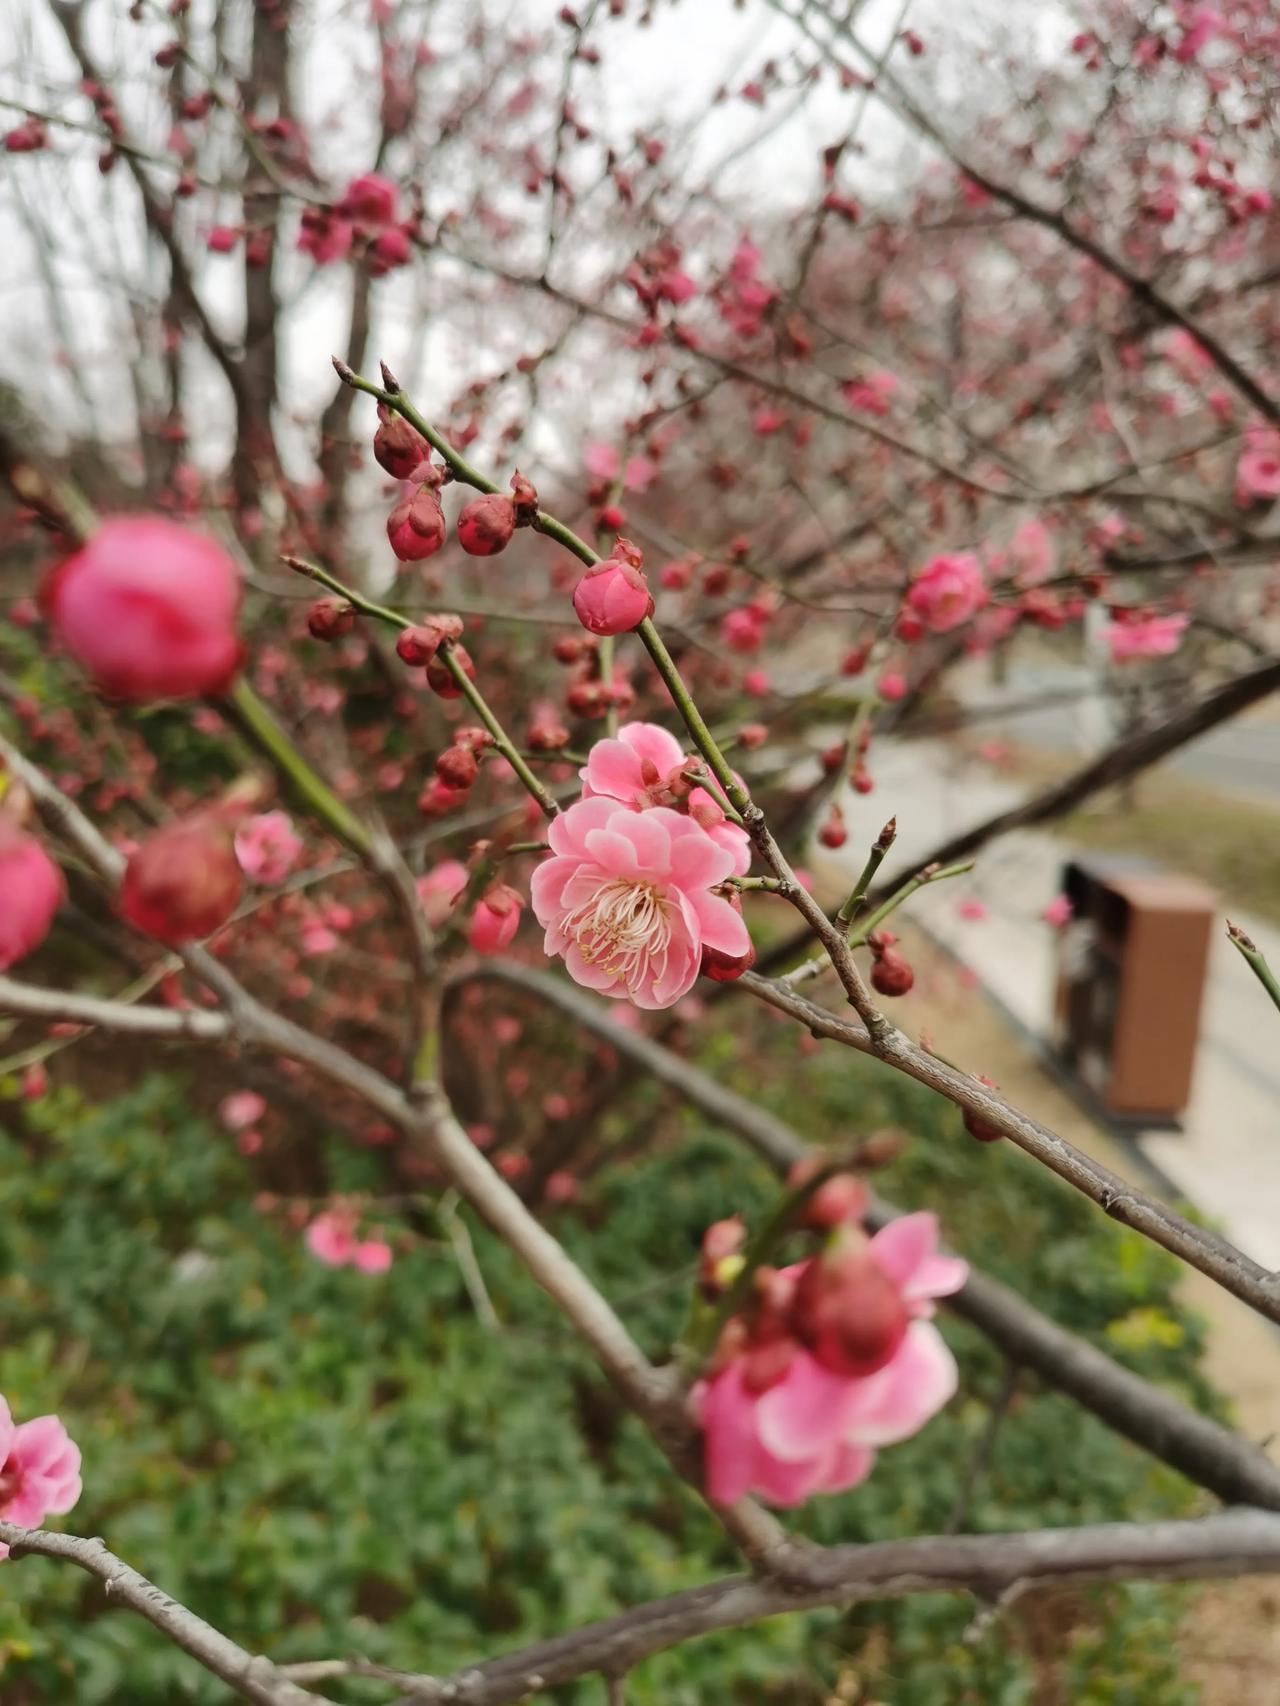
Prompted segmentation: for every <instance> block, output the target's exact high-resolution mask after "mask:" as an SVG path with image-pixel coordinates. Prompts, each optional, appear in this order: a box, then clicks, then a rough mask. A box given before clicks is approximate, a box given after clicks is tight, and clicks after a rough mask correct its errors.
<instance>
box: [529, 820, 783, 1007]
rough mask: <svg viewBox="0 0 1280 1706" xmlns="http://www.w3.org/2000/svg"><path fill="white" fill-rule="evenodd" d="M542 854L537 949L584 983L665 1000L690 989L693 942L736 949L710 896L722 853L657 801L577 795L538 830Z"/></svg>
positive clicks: (728, 923) (730, 916)
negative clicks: (636, 807)
mask: <svg viewBox="0 0 1280 1706" xmlns="http://www.w3.org/2000/svg"><path fill="white" fill-rule="evenodd" d="M547 833H548V839H549V840H550V843H551V850H552V851H551V857H550V858H547V859H544V860H543V862H542V864H541V865H539V866H538V868H537V870H536V871H535V872H534V873H533V882H532V897H533V910H534V912H535V914H536V915H537V918H538V922H539V923H540V924H542V925H543V926H544V928H545V930H546V937H545V941H544V948H545V951H546V952H547V953H548V954H553V955H561V956H563V958H564V962H565V966H566V968H567V970H568V972H569V975H570V976H571V977H572V978H573V979H574V980H575V982H577V983H581V984H583V985H584V986H585V987H586V988H588V989H596V990H599V991H600V992H601V993H602V994H605V995H609V996H612V997H613V998H615V999H618V1000H622V999H628V998H629V999H630V1000H631V1001H633V1002H635V1004H636V1005H637V1006H638V1007H645V1008H661V1007H670V1006H672V1005H674V1003H675V1002H677V1001H678V1000H679V999H680V997H681V996H682V995H684V994H686V993H687V992H688V991H689V989H691V988H692V986H693V983H694V980H695V979H696V978H697V975H698V968H699V966H700V964H701V960H702V949H703V946H704V944H705V945H706V946H707V947H710V948H715V949H719V950H720V951H721V952H722V953H726V954H730V955H733V954H744V953H746V952H747V950H748V948H749V947H750V937H749V936H748V934H747V929H746V926H745V925H744V924H743V922H742V919H741V917H740V916H739V915H738V913H737V912H735V911H734V909H733V907H732V906H731V905H730V904H729V902H728V901H727V900H723V899H721V898H720V897H719V896H718V895H714V894H712V893H711V892H710V891H711V889H712V888H713V887H714V886H715V885H716V884H718V883H722V882H723V881H724V880H725V878H726V877H728V876H729V875H730V874H731V872H732V871H733V866H734V859H733V855H732V854H731V853H728V852H726V851H725V849H724V848H722V847H720V846H719V845H718V844H717V843H716V842H715V841H713V840H712V839H711V837H710V836H709V835H708V834H707V833H706V832H705V831H704V830H703V829H701V828H700V827H699V825H698V824H697V823H695V822H694V820H693V819H692V818H689V817H682V816H681V815H680V814H679V813H678V812H674V811H671V810H669V809H668V808H667V807H665V806H654V807H652V808H651V809H650V810H648V811H642V812H636V811H633V810H630V809H628V808H627V807H626V806H619V805H618V803H617V802H616V801H614V800H610V799H605V798H599V797H597V798H593V799H586V800H579V801H578V803H577V804H576V805H574V806H571V807H570V808H569V810H568V811H567V812H564V813H563V814H562V815H561V816H560V817H558V818H556V819H555V820H554V821H553V822H552V823H551V825H550V828H549V829H548V832H547Z"/></svg>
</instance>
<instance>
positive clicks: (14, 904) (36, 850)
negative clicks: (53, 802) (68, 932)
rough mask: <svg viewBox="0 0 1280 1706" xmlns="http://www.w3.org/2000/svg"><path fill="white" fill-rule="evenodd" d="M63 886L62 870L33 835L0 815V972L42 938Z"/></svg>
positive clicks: (56, 908)
mask: <svg viewBox="0 0 1280 1706" xmlns="http://www.w3.org/2000/svg"><path fill="white" fill-rule="evenodd" d="M64 889H65V885H64V883H63V880H62V872H61V871H60V870H59V869H58V867H57V866H56V865H55V864H54V862H53V860H52V859H51V858H50V857H49V855H48V854H47V853H46V852H45V850H44V848H43V847H42V846H41V845H40V843H39V842H38V841H37V840H36V838H35V836H34V835H28V834H27V832H26V830H25V829H19V828H18V826H17V824H15V823H13V822H12V821H11V820H10V819H8V818H6V817H4V816H0V971H8V969H9V967H10V966H11V965H16V964H17V962H18V961H19V960H21V959H24V958H25V957H26V955H27V954H29V953H31V952H32V951H33V949H35V948H38V947H39V946H40V944H41V942H43V941H44V939H45V937H46V936H47V935H48V934H49V929H50V926H51V925H52V923H53V919H54V914H55V913H56V912H57V910H58V907H59V906H60V905H61V903H62V896H63V893H64Z"/></svg>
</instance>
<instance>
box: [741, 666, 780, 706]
mask: <svg viewBox="0 0 1280 1706" xmlns="http://www.w3.org/2000/svg"><path fill="white" fill-rule="evenodd" d="M742 691H743V692H744V693H745V694H746V695H747V697H748V698H750V699H767V698H768V697H769V695H770V693H772V692H773V677H772V676H771V675H770V674H769V672H768V670H767V669H749V670H747V671H746V672H745V673H744V675H743V677H742Z"/></svg>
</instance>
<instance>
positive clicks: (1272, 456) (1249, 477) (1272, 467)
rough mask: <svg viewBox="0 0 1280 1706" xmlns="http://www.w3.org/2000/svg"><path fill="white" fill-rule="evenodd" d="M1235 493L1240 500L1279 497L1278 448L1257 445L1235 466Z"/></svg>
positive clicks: (1261, 444)
mask: <svg viewBox="0 0 1280 1706" xmlns="http://www.w3.org/2000/svg"><path fill="white" fill-rule="evenodd" d="M1236 493H1237V495H1238V496H1239V497H1240V498H1242V499H1248V498H1274V497H1280V448H1277V446H1276V445H1275V444H1274V443H1273V442H1267V443H1257V444H1255V445H1253V446H1252V448H1250V449H1249V450H1246V451H1245V453H1244V455H1243V456H1241V458H1240V460H1239V462H1238V463H1237V464H1236Z"/></svg>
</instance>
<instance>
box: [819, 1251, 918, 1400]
mask: <svg viewBox="0 0 1280 1706" xmlns="http://www.w3.org/2000/svg"><path fill="white" fill-rule="evenodd" d="M910 1323H911V1315H910V1311H909V1310H908V1308H907V1304H906V1301H905V1299H904V1298H903V1296H902V1293H901V1292H900V1291H899V1289H898V1287H897V1286H896V1285H895V1284H894V1283H893V1281H892V1280H891V1279H890V1278H889V1276H888V1274H886V1273H885V1271H884V1269H883V1268H881V1267H880V1266H879V1264H878V1263H877V1262H876V1260H875V1258H874V1256H873V1255H872V1254H871V1247H870V1244H869V1242H868V1240H867V1239H866V1238H865V1237H864V1236H863V1234H862V1233H861V1232H859V1231H857V1230H855V1229H854V1228H853V1227H850V1226H841V1227H839V1228H838V1229H837V1230H836V1231H835V1233H833V1235H832V1238H831V1242H830V1243H829V1245H828V1247H827V1248H826V1249H825V1250H824V1251H822V1253H821V1254H820V1255H817V1256H814V1257H812V1258H811V1259H810V1260H809V1261H808V1262H806V1263H805V1265H804V1267H803V1269H802V1270H801V1273H800V1277H799V1282H798V1284H797V1286H796V1291H795V1299H794V1301H793V1303H792V1306H791V1329H792V1331H793V1332H794V1333H795V1335H796V1337H797V1338H798V1339H799V1340H800V1342H801V1344H803V1345H805V1346H806V1348H807V1349H808V1350H809V1351H810V1353H811V1354H812V1355H813V1356H814V1357H815V1358H816V1360H817V1361H818V1362H820V1363H821V1364H822V1366H823V1367H824V1368H826V1369H829V1370H830V1371H831V1373H833V1374H840V1375H845V1376H849V1377H853V1376H857V1377H859V1378H861V1377H863V1376H865V1375H868V1374H875V1373H876V1371H877V1370H878V1369H881V1368H884V1367H885V1365H886V1364H887V1363H889V1362H892V1360H893V1357H894V1354H895V1352H896V1351H897V1349H898V1347H899V1345H901V1343H902V1341H903V1339H904V1338H905V1337H906V1335H907V1328H908V1326H909V1325H910Z"/></svg>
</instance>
